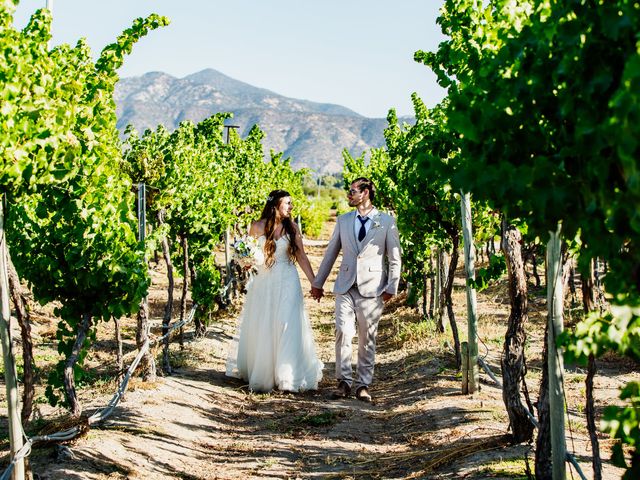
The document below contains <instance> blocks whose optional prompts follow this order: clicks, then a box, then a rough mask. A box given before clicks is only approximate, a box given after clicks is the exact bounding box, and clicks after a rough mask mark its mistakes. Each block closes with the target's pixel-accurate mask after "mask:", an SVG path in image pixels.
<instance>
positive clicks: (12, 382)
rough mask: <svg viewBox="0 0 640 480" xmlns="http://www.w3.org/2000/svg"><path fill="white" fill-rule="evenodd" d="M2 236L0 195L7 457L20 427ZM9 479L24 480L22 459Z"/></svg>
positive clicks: (17, 444) (0, 331)
mask: <svg viewBox="0 0 640 480" xmlns="http://www.w3.org/2000/svg"><path fill="white" fill-rule="evenodd" d="M6 249H7V244H6V236H5V234H4V196H1V197H0V296H2V318H0V337H1V338H2V357H3V360H4V381H5V385H6V390H7V410H8V412H7V416H8V420H9V443H10V446H11V458H13V457H14V456H15V455H16V452H18V451H19V450H20V449H21V448H22V445H23V441H22V424H21V423H20V399H19V396H18V378H17V374H16V362H15V358H14V356H13V348H12V345H11V307H10V304H9V276H8V270H7V255H6V251H7V250H6ZM12 478H13V480H23V479H24V460H23V459H20V460H18V461H17V462H16V463H15V466H14V469H13V477H12Z"/></svg>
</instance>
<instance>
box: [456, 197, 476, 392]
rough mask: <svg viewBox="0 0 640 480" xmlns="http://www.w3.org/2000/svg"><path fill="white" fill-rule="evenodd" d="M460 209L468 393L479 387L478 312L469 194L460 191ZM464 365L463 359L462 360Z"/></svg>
mask: <svg viewBox="0 0 640 480" xmlns="http://www.w3.org/2000/svg"><path fill="white" fill-rule="evenodd" d="M460 195H461V200H460V209H461V213H462V237H463V240H464V270H465V279H466V281H467V332H468V334H467V341H468V349H469V373H468V378H469V380H468V383H469V393H474V392H475V391H476V390H477V389H478V388H479V386H480V385H479V375H478V314H477V306H476V290H475V288H473V287H472V286H470V285H469V284H468V281H469V279H471V280H475V278H476V272H475V262H476V252H475V250H476V249H475V246H474V244H473V232H472V224H471V195H470V194H469V193H464V192H461V193H460ZM462 364H463V365H464V360H463V362H462Z"/></svg>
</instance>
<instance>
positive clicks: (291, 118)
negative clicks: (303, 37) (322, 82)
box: [114, 68, 387, 173]
mask: <svg viewBox="0 0 640 480" xmlns="http://www.w3.org/2000/svg"><path fill="white" fill-rule="evenodd" d="M114 98H115V101H116V114H117V117H118V128H119V129H120V131H121V132H122V131H124V129H125V128H126V126H127V125H129V124H131V125H133V127H134V128H135V129H136V130H137V131H138V132H143V131H144V130H146V129H152V130H155V129H156V127H157V126H158V125H159V124H162V125H164V126H165V127H166V128H167V129H168V130H169V131H172V130H174V129H175V128H176V127H177V126H178V125H179V124H180V122H182V121H186V120H190V121H193V122H196V123H197V122H200V121H201V120H203V119H204V118H207V117H209V116H211V115H213V114H214V113H219V112H231V113H233V124H235V125H239V126H240V128H239V132H238V133H239V134H240V135H241V136H245V135H246V134H247V133H248V132H249V130H250V129H251V128H252V127H253V125H254V124H257V125H258V126H259V127H260V129H261V130H262V131H264V132H265V139H264V141H263V145H264V153H265V155H266V156H268V154H269V151H270V150H274V151H276V152H284V155H285V157H291V165H292V166H293V167H294V168H296V169H297V168H302V167H306V168H311V169H313V170H315V171H316V172H318V173H339V172H341V171H342V165H343V160H342V151H343V150H344V149H345V148H346V149H347V150H348V151H349V153H350V154H351V155H353V156H360V155H361V154H362V153H363V152H368V151H369V150H370V149H371V148H378V147H382V146H384V144H385V143H384V137H383V131H384V128H385V127H386V126H387V121H386V119H384V118H368V117H364V116H362V115H360V114H358V113H357V112H354V111H353V110H350V109H349V108H347V107H343V106H341V105H337V104H332V103H318V102H313V101H310V100H300V99H295V98H290V97H286V96H284V95H281V94H278V93H275V92H273V91H271V90H268V89H265V88H260V87H256V86H253V85H250V84H248V83H245V82H242V81H240V80H236V79H233V78H231V77H229V76H227V75H225V74H223V73H221V72H219V71H217V70H215V69H212V68H208V69H205V70H201V71H199V72H196V73H193V74H190V75H187V76H186V77H183V78H177V77H174V76H172V75H170V74H168V73H164V72H159V71H158V72H147V73H145V74H143V75H140V76H136V77H124V78H122V79H120V81H119V82H118V83H117V84H116V91H115V95H114Z"/></svg>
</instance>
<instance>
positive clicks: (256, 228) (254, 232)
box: [249, 219, 266, 238]
mask: <svg viewBox="0 0 640 480" xmlns="http://www.w3.org/2000/svg"><path fill="white" fill-rule="evenodd" d="M265 224H266V220H264V219H260V220H256V221H255V222H251V227H250V228H249V235H251V236H252V237H256V238H257V237H259V236H261V235H264V227H265Z"/></svg>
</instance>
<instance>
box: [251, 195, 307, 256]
mask: <svg viewBox="0 0 640 480" xmlns="http://www.w3.org/2000/svg"><path fill="white" fill-rule="evenodd" d="M290 196H291V195H289V192H287V191H285V190H273V191H272V192H271V193H270V194H269V197H268V198H267V203H266V204H265V206H264V209H263V210H262V215H260V220H262V219H264V220H266V221H265V225H264V236H265V239H266V241H265V243H264V254H265V261H264V263H265V265H266V266H267V267H269V268H271V267H272V266H273V264H274V263H275V261H276V259H275V254H276V239H275V238H274V237H275V234H276V231H275V226H276V215H277V213H276V212H277V210H278V207H279V206H280V203H281V202H282V199H283V198H285V197H290ZM281 222H282V227H283V228H284V232H285V233H286V235H287V236H288V237H289V249H288V252H287V253H288V255H289V260H291V262H294V263H295V261H296V253H298V245H297V243H296V229H295V228H294V227H293V222H292V221H291V219H290V218H283V219H281Z"/></svg>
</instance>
